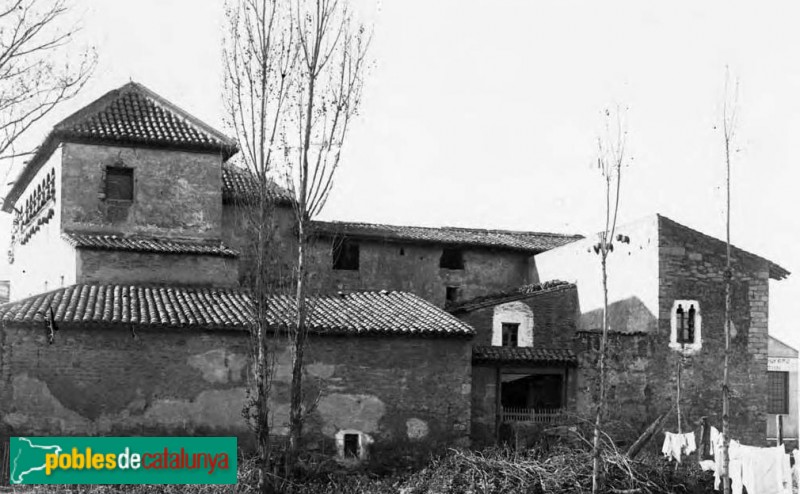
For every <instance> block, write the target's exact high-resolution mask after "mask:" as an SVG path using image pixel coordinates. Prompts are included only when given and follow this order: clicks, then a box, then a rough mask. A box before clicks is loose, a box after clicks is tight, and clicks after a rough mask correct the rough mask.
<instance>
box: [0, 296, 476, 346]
mask: <svg viewBox="0 0 800 494" xmlns="http://www.w3.org/2000/svg"><path fill="white" fill-rule="evenodd" d="M269 300H270V303H268V313H267V320H268V321H269V322H270V324H271V325H273V326H275V327H286V326H287V325H289V324H292V322H293V321H294V317H295V310H294V302H293V298H291V297H288V296H283V295H276V296H273V297H271V298H270V299H269ZM308 303H309V307H310V308H311V313H310V318H309V328H310V331H312V332H315V333H320V334H356V335H360V334H376V335H382V334H387V335H390V334H391V335H394V334H397V335H420V336H466V337H469V336H472V335H473V334H474V330H473V329H472V327H471V326H469V325H468V324H466V323H463V322H461V321H459V320H458V319H456V318H455V317H453V316H451V315H450V314H448V313H446V312H444V311H442V310H441V309H439V308H437V307H436V306H434V305H432V304H430V303H428V302H426V301H425V300H423V299H421V298H419V297H417V296H416V295H413V294H410V293H405V292H385V291H383V292H357V293H351V294H347V295H335V296H324V297H313V298H309V300H308ZM50 307H52V308H53V311H54V317H55V320H56V322H57V323H59V324H60V325H62V326H64V325H67V326H68V325H70V324H81V325H91V324H93V323H98V324H103V325H114V324H121V325H125V327H128V326H130V325H131V324H136V325H137V326H144V327H154V328H165V327H166V328H187V329H231V330H244V329H247V327H248V324H249V323H250V322H251V321H252V312H253V310H252V309H253V308H252V303H251V300H250V298H249V297H248V295H247V293H246V292H244V291H241V290H234V289H218V288H183V287H158V286H129V285H81V284H79V285H71V286H69V287H66V288H61V289H58V290H54V291H51V292H47V293H42V294H39V295H35V296H33V297H29V298H26V299H23V300H19V301H16V302H11V303H9V304H4V305H0V321H2V322H3V323H17V324H35V323H40V322H42V321H44V318H45V316H46V313H47V311H48V308H50Z"/></svg>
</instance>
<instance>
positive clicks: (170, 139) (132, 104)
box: [2, 82, 238, 212]
mask: <svg viewBox="0 0 800 494" xmlns="http://www.w3.org/2000/svg"><path fill="white" fill-rule="evenodd" d="M65 141H66V142H69V141H74V142H90V143H98V144H111V145H134V146H135V145H140V146H151V147H163V148H168V149H180V150H188V151H198V152H212V153H220V155H221V156H222V160H223V161H225V160H227V159H228V158H229V157H231V156H233V155H234V154H235V153H236V152H237V150H238V147H237V144H236V141H235V140H233V139H231V138H229V137H228V136H226V135H224V134H223V133H221V132H219V131H217V130H216V129H214V128H213V127H211V126H209V125H208V124H206V123H204V122H202V121H201V120H200V119H198V118H196V117H194V116H193V115H191V114H189V113H188V112H186V111H184V110H183V109H181V108H179V107H178V106H177V105H175V104H173V103H171V102H170V101H167V100H166V99H164V98H163V97H161V96H159V95H158V94H156V93H154V92H153V91H151V90H149V89H147V88H146V87H144V86H143V85H141V84H139V83H136V82H130V83H128V84H125V85H124V86H122V87H120V88H117V89H114V90H113V91H109V92H108V93H106V94H105V95H103V96H101V97H100V98H98V99H97V100H95V101H94V102H92V103H90V104H89V105H87V106H85V107H84V108H82V109H80V110H78V111H77V112H75V113H73V114H72V115H70V116H69V117H67V118H65V119H64V120H62V121H61V122H59V123H58V124H56V125H55V126H54V127H53V129H52V130H51V131H50V133H49V134H48V135H47V137H46V138H45V140H44V142H43V143H42V144H41V146H39V148H37V149H36V152H35V153H34V155H33V157H32V158H31V159H30V161H28V163H26V164H25V167H24V168H23V170H22V172H21V173H20V175H19V177H18V178H17V180H16V181H15V182H14V185H13V186H12V187H11V189H10V190H9V191H8V194H7V195H6V198H5V201H4V202H3V206H2V208H3V211H5V212H11V210H12V208H13V206H14V203H15V202H16V201H17V199H19V196H20V195H21V194H22V191H23V190H25V187H27V185H28V183H29V182H30V181H31V180H32V179H33V177H34V176H35V175H36V173H37V172H38V171H39V169H40V168H41V167H42V165H44V163H45V162H46V161H47V159H48V158H49V157H50V155H51V154H52V153H53V151H54V150H55V149H56V147H57V146H58V145H59V143H61V142H65Z"/></svg>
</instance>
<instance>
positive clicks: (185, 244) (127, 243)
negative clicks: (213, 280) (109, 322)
mask: <svg viewBox="0 0 800 494" xmlns="http://www.w3.org/2000/svg"><path fill="white" fill-rule="evenodd" d="M63 237H64V240H66V241H67V243H69V244H70V245H72V246H74V247H77V248H79V249H95V250H122V251H131V252H154V253H159V254H197V255H210V256H224V257H237V256H238V255H239V253H238V252H236V251H235V250H233V249H230V248H228V247H226V246H225V245H223V244H222V243H221V242H215V243H210V242H201V241H189V240H176V239H169V238H155V237H138V236H133V237H128V236H120V235H102V234H88V233H75V232H71V233H64V234H63Z"/></svg>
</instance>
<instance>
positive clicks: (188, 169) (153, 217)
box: [61, 143, 222, 238]
mask: <svg viewBox="0 0 800 494" xmlns="http://www.w3.org/2000/svg"><path fill="white" fill-rule="evenodd" d="M62 155H63V157H62V163H63V179H62V182H61V183H62V187H63V202H62V206H61V207H62V214H63V220H62V228H63V230H76V231H90V232H98V231H102V232H117V233H128V234H132V233H137V234H147V235H158V236H169V237H188V238H219V237H220V222H221V216H222V168H221V163H222V160H221V157H220V156H219V155H215V154H204V153H190V152H185V151H174V150H161V149H148V148H130V147H114V146H107V145H89V144H75V143H66V144H64V145H63V153H62ZM118 162H121V163H122V165H124V166H126V167H131V168H133V169H134V200H133V202H132V203H129V204H119V203H117V204H115V203H114V202H112V201H107V200H105V199H104V198H103V197H102V194H103V192H104V190H105V189H104V187H105V185H104V181H103V176H104V172H105V169H106V167H107V166H112V165H115V164H116V163H118Z"/></svg>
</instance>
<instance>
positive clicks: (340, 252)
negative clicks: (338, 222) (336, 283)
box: [333, 240, 359, 271]
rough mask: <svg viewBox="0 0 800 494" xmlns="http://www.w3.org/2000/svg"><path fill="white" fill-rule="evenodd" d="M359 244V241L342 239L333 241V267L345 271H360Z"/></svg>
mask: <svg viewBox="0 0 800 494" xmlns="http://www.w3.org/2000/svg"><path fill="white" fill-rule="evenodd" d="M358 264H359V246H358V242H353V241H351V240H341V241H336V240H334V242H333V269H337V270H344V271H358V267H359V266H358Z"/></svg>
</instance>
